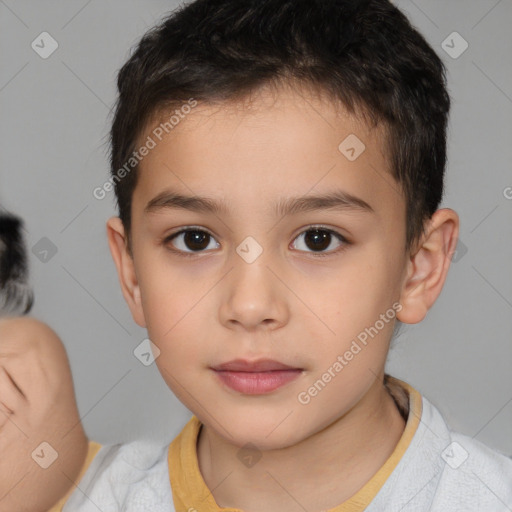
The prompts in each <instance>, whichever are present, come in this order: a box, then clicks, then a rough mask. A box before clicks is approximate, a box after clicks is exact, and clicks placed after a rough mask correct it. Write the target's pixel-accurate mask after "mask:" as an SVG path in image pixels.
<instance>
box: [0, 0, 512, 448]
mask: <svg viewBox="0 0 512 512" xmlns="http://www.w3.org/2000/svg"><path fill="white" fill-rule="evenodd" d="M397 3H398V5H399V7H401V8H402V9H403V10H404V11H405V12H406V14H407V15H408V16H409V17H410V19H411V20H412V22H413V24H414V25H415V26H416V27H417V28H419V30H420V31H421V32H422V33H423V34H424V35H425V36H426V38H427V39H428V41H429V42H430V43H431V44H432V45H433V46H434V47H435V48H436V50H437V51H438V53H439V54H440V55H441V56H442V58H443V60H444V61H445V62H446V64H447V66H448V78H449V89H450V92H451V95H452V99H453V109H452V115H451V122H450V132H449V165H448V169H447V178H446V195H445V199H444V202H443V205H442V206H447V207H450V208H453V209H454V210H456V211H457V212H458V213H459V215H460V218H461V230H460V239H461V242H462V244H463V245H462V244H461V245H460V246H459V251H458V253H457V255H456V256H455V259H454V262H453V263H452V267H451V269H450V272H449V275H448V280H447V282H446V284H445V288H444V290H443V292H442V293H441V296H440V298H439V299H438V301H437V302H436V304H435V305H434V307H433V308H432V309H431V311H430V312H429V314H428V316H427V318H426V319H425V320H424V321H423V322H422V323H420V324H417V325H411V326H405V325H404V328H403V331H402V333H401V335H400V336H399V337H398V338H397V339H396V342H395V347H394V348H393V350H392V351H391V353H390V356H389V364H388V371H389V372H390V373H392V374H394V375H395V376H397V377H399V378H402V379H404V380H406V381H408V382H410V383H411V384H412V385H413V386H415V387H416V388H417V389H418V390H419V391H421V392H422V393H424V394H425V395H426V396H427V397H428V398H429V399H430V400H431V401H432V402H433V403H434V404H435V405H436V406H438V407H439V409H440V410H441V412H442V413H443V414H444V415H445V417H446V419H447V420H448V422H449V423H450V424H451V426H452V428H454V429H455V430H458V431H461V432H464V433H466V434H468V435H470V436H474V437H476V438H477V439H478V440H480V441H482V442H484V443H486V444H488V445H490V446H492V447H494V448H497V449H500V450H503V451H505V452H506V453H508V454H512V436H511V432H512V343H511V340H512V236H511V235H512V222H511V220H512V215H511V213H512V199H507V197H506V195H507V194H506V191H507V190H510V191H511V193H510V194H508V197H512V189H507V187H512V173H511V163H512V143H511V142H512V59H511V58H510V56H511V55H512V35H511V34H512V33H511V31H510V25H511V22H512V2H511V1H510V0H501V1H496V0H492V1H490V0H489V1H487V0H479V1H472V2H467V1H465V0H458V1H454V0H451V1H449V2H445V1H441V0H429V1H426V0H425V1H422V2H419V1H416V2H412V1H410V0H403V1H399V2H397ZM176 5H177V3H176V2H172V1H163V0H151V1H144V2H143V1H135V0H130V1H121V0H108V1H100V0H90V1H86V0H84V1H66V2H64V1H35V0H32V1H23V0H21V1H20V0H18V1H16V2H15V1H14V0H5V1H0V40H1V42H0V52H1V63H2V65H1V69H0V105H1V114H2V115H1V116H0V130H1V132H0V141H1V142H0V144H1V151H0V158H1V161H0V200H1V203H2V205H3V207H5V208H6V209H8V210H11V211H13V212H15V213H17V214H19V215H21V216H22V217H23V218H24V219H25V222H26V239H27V243H28V245H29V247H30V248H31V249H32V248H33V247H34V246H35V247H36V250H35V253H38V251H39V253H38V254H39V257H37V256H36V254H35V253H33V252H31V254H30V264H31V279H32V283H33V285H34V288H35V292H36V304H35V308H34V310H33V315H34V316H36V317H38V318H41V319H43V320H45V321H46V322H47V323H49V324H50V325H51V326H52V327H53V328H54V329H55V330H56V331H57V332H58V333H59V334H60V336H61V337H62V338H63V340H64V343H65V345H66V348H67V351H68V355H69V358H70V363H71V368H72V372H73V376H74V382H75V389H76V394H77V400H78V406H79V410H80V414H81V416H82V419H83V423H84V426H85V429H86V431H87V434H88V435H89V437H90V438H92V439H94V440H96V441H98V442H100V443H115V442H120V441H126V440H131V439H135V438H138V437H142V436H144V437H151V438H158V439H161V438H166V439H170V438H172V437H174V435H176V434H177V433H178V432H179V431H180V430H181V428H182V426H183V425H184V423H185V422H186V421H187V419H188V418H189V417H190V414H191V413H190V412H189V411H188V410H187V409H186V408H185V407H184V406H182V405H181V403H180V402H179V401H178V400H177V399H176V398H175V397H174V395H173V394H172V393H171V392H170V390H168V389H167V387H166V385H165V383H164V381H163V379H162V378H161V377H160V374H159V373H158V370H157V368H156V366H155V365H154V364H153V365H151V366H148V367H146V366H144V365H143V364H141V363H140V362H139V360H138V359H136V358H135V356H134V355H133V350H134V349H135V347H137V345H138V344H139V343H140V342H141V341H142V340H143V339H144V338H145V337H146V333H145V331H144V330H143V329H140V328H139V327H137V326H136V325H135V324H134V322H133V321H132V318H131V316H130V313H129V310H128V308H127V306H126V304H125V302H124V299H123V297H122V295H121V292H120V288H119V285H118V281H117V275H116V273H115V269H114V265H113V263H112V261H111V257H110V253H109V252H108V247H107V243H106V237H105V221H106V219H107V218H108V217H109V216H110V215H112V214H114V213H115V210H114V200H113V195H112V193H111V194H110V195H109V196H108V197H107V198H106V199H104V200H103V201H99V200H96V199H95V198H94V197H93V195H92V191H93V189H94V188H95V187H97V186H101V185H102V184H103V183H104V181H105V180H106V179H107V178H108V164H107V146H106V140H107V139H106V136H107V133H108V128H109V121H110V117H109V110H110V108H111V106H112V105H113V102H114V98H115V75H116V72H117V70H118V69H119V67H120V66H121V64H122V63H123V62H124V60H125V59H126V58H127V57H128V55H129V48H130V47H131V46H132V45H133V44H134V43H135V42H136V41H137V40H138V38H139V37H140V36H142V34H143V33H144V31H145V30H146V29H147V28H149V27H150V26H151V25H153V24H154V23H155V22H156V21H157V20H158V19H159V18H160V17H161V16H162V15H163V14H164V13H166V12H168V11H170V10H172V9H173V8H174V7H175V6H176ZM43 31H46V32H49V33H50V34H51V36H52V37H53V38H55V40H56V41H57V42H58V45H59V47H58V49H57V50H56V51H55V53H53V54H52V55H51V56H50V57H49V58H47V59H42V58H41V57H40V56H39V55H38V54H37V53H36V52H35V51H34V50H33V49H32V48H31V43H32V41H33V40H35V39H36V37H37V36H38V35H39V34H40V33H41V32H43ZM454 31H457V32H458V33H459V34H460V35H461V36H462V37H463V38H464V39H465V40H466V41H467V42H468V44H469V47H468V49H467V50H466V51H465V52H464V53H462V54H461V55H460V56H459V57H458V58H452V57H450V56H449V55H448V54H447V53H446V52H445V51H444V50H443V48H442V46H441V44H442V42H443V41H444V40H445V39H446V38H447V37H448V36H449V35H450V34H451V33H452V32H454ZM448 43H449V44H450V45H451V46H453V47H454V48H453V51H457V50H460V48H461V46H460V41H458V40H456V39H455V40H454V42H453V43H451V39H448ZM44 237H46V239H49V240H50V241H51V243H52V244H53V246H54V247H55V248H56V249H57V252H56V253H55V254H52V252H51V251H50V252H49V253H48V254H47V255H46V256H44V254H43V253H41V250H42V249H44V248H45V247H46V248H48V247H47V246H48V241H47V240H45V239H44ZM41 239H43V241H41ZM37 244H39V245H37ZM45 244H46V245H45ZM53 246H51V247H53ZM41 258H42V260H43V261H42V260H41ZM45 259H46V260H47V261H44V260H45Z"/></svg>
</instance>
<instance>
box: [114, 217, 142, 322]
mask: <svg viewBox="0 0 512 512" xmlns="http://www.w3.org/2000/svg"><path fill="white" fill-rule="evenodd" d="M107 238H108V245H109V247H110V253H111V254H112V259H113V260H114V263H115V265H116V268H117V274H118V276H119V283H120V284H121V290H122V292H123V296H124V299H125V300H126V303H127V304H128V307H129V308H130V311H131V313H132V317H133V319H134V321H135V322H136V323H137V324H138V325H140V326H141V327H146V320H145V318H144V311H143V309H142V301H141V296H140V288H139V282H138V279H137V275H136V273H135V266H134V264H133V258H132V255H131V254H130V252H129V251H128V245H127V241H126V236H125V232H124V226H123V223H122V222H121V219H120V218H119V217H112V218H111V219H109V220H108V221H107Z"/></svg>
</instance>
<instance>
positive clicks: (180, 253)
mask: <svg viewBox="0 0 512 512" xmlns="http://www.w3.org/2000/svg"><path fill="white" fill-rule="evenodd" d="M315 230H316V231H323V232H326V233H330V234H331V235H334V236H335V237H336V238H337V239H338V240H339V241H340V242H342V245H341V246H340V247H338V248H337V249H334V250H331V251H328V252H321V253H320V252H313V251H311V252H310V254H312V255H313V256H314V257H315V258H325V257H328V256H332V255H333V254H338V253H340V252H343V251H344V250H345V249H346V248H347V246H348V245H351V243H352V242H350V241H349V240H347V239H346V238H345V237H344V236H343V235H341V234H340V233H338V232H337V231H334V230H332V229H329V228H326V227H323V226H317V225H313V226H309V227H308V228H307V229H305V230H304V231H301V232H300V233H299V234H298V235H297V236H296V237H295V238H294V241H295V240H296V239H297V238H299V236H301V235H303V234H305V233H307V232H308V231H315ZM190 231H194V232H199V233H206V234H207V235H209V236H210V237H212V238H213V239H215V237H214V236H213V235H212V234H211V233H210V232H209V231H206V230H205V229H200V228H196V227H193V226H189V227H187V228H183V229H180V230H179V231H176V232H175V233H172V234H171V235H169V236H167V237H165V238H164V239H163V244H164V245H165V246H166V247H167V249H168V250H169V251H171V252H173V253H175V254H177V255H178V256H183V257H185V258H188V257H193V256H196V255H197V254H201V252H205V251H195V252H194V251H192V252H187V251H182V250H180V249H172V248H170V247H168V244H169V242H171V241H172V240H174V239H175V238H176V237H178V236H179V235H181V234H183V233H187V232H190ZM300 252H309V251H300Z"/></svg>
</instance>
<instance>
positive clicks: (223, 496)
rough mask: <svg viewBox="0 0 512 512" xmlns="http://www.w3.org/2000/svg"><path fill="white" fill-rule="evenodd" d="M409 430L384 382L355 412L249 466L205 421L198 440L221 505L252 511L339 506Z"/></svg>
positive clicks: (203, 469) (206, 476)
mask: <svg viewBox="0 0 512 512" xmlns="http://www.w3.org/2000/svg"><path fill="white" fill-rule="evenodd" d="M404 428H405V421H404V419H403V418H402V416H401V414H400V412H399V410H398V408H397V406H396V405H395V402H394V400H393V398H392V397H391V395H390V394H389V392H388V391H387V389H386V387H385V386H384V385H383V382H382V379H381V378H380V379H376V381H375V383H374V385H373V386H372V388H370V390H369V391H368V393H366V395H365V396H364V397H363V399H362V400H361V401H360V402H358V404H357V405H356V406H354V407H353V408H352V409H351V410H350V411H348V412H347V413H346V414H344V415H343V416H341V417H340V418H338V419H337V420H336V421H334V422H333V423H331V424H330V425H329V426H327V427H326V428H324V429H322V430H320V431H319V432H316V433H315V434H313V435H312V436H310V437H308V438H306V439H303V440H302V441H301V442H300V443H298V444H296V445H293V446H289V447H286V448H283V449H276V450H267V451H265V452H264V454H263V457H262V458H261V459H260V461H258V463H257V464H256V465H254V466H252V467H250V468H246V467H244V466H243V465H237V469H236V470H234V469H233V463H232V461H233V460H235V457H236V456H237V452H238V451H239V450H240V448H239V447H238V446H235V445H232V444H230V443H229V442H228V441H226V440H225V439H224V438H222V437H221V436H219V435H218V434H217V433H216V432H215V431H213V430H212V429H211V428H209V427H208V426H206V425H204V424H203V425H202V427H201V431H200V435H199V438H198V443H197V453H198V462H199V468H200V471H201V474H202V476H203V479H204V481H205V483H206V485H207V486H208V488H209V489H210V490H211V492H212V495H213V497H214V498H215V501H216V502H217V504H218V505H219V506H220V507H229V508H238V509H241V510H244V511H246V512H256V511H258V510H265V511H267V512H274V511H276V512H277V511H279V512H295V511H296V510H297V506H298V504H300V506H302V508H303V509H306V510H310V511H312V512H313V511H317V510H324V509H329V508H333V507H335V506H337V505H340V504H341V503H343V502H344V501H346V500H347V499H349V498H350V497H351V496H352V495H354V494H355V493H356V492H357V491H358V490H359V489H361V488H362V487H363V486H364V485H365V484H366V483H367V482H368V481H369V480H370V479H371V478H372V476H373V475H375V473H376V472H377V471H378V470H379V469H380V467H381V466H382V465H383V464H384V462H385V461H386V460H387V458H388V457H389V456H390V455H391V454H392V452H393V450H394V449H395V447H396V445H397V443H398V441H399V440H400V437H401V435H402V433H403V431H404Z"/></svg>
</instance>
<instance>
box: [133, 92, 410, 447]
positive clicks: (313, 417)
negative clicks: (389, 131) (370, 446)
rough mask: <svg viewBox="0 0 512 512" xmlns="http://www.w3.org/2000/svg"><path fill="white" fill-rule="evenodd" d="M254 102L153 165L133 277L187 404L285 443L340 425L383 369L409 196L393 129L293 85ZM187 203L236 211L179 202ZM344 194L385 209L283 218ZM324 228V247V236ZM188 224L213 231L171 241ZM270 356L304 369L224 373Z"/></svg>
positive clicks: (137, 311)
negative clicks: (398, 169) (265, 375)
mask: <svg viewBox="0 0 512 512" xmlns="http://www.w3.org/2000/svg"><path fill="white" fill-rule="evenodd" d="M252 107H253V108H252V109H251V111H247V110H242V108H241V107H240V106H238V107H237V106H234V105H229V106H228V105H224V106H222V107H208V108H207V107H205V106H201V105H198V106H197V107H196V108H195V109H193V110H192V113H190V114H189V115H188V116H187V117H186V118H185V119H184V120H182V121H181V122H180V124H179V125H178V126H176V127H175V128H174V129H173V130H172V132H170V134H169V135H168V136H167V137H166V138H164V139H163V140H162V141H161V142H158V143H157V145H156V147H155V148H154V149H152V150H151V151H150V152H149V154H148V155H147V156H146V157H145V158H144V160H143V161H142V163H141V168H140V175H139V181H138V183H137V186H136V188H135V191H134V194H133V204H132V249H133V270H134V272H133V275H132V276H131V277H130V276H129V269H128V270H127V271H126V272H127V274H126V275H127V276H129V277H128V281H130V282H131V284H130V285H129V286H131V290H130V291H129V293H130V294H131V299H129V303H130V307H131V309H132V313H133V315H134V318H135V320H136V321H137V322H138V323H139V324H140V325H142V326H147V329H148V334H149V337H150V339H151V340H152V341H153V343H154V344H155V345H157V346H158V348H159V350H160V355H159V357H157V359H156V364H157V365H158V368H159V370H160V372H161V374H162V376H163V378H164V379H165V381H166V382H167V384H168V385H169V387H170V388H171V389H172V391H173V392H174V393H175V394H176V395H177V397H178V398H179V399H180V400H181V401H182V402H183V403H184V404H185V405H186V406H187V407H188V408H189V409H190V410H191V411H193V412H194V414H196V415H197V417H198V418H199V419H200V420H201V421H203V422H204V423H206V424H208V425H209V426H210V427H212V428H214V429H215V430H216V431H217V432H218V433H219V434H220V435H221V436H223V437H225V438H226V439H227V440H228V441H229V442H232V443H235V444H239V445H240V446H241V445H243V444H245V443H247V442H252V443H254V444H256V445H257V446H260V447H261V448H265V447H267V448H271V447H283V446H288V445H292V444H295V443H297V442H299V441H300V440H301V439H304V438H305V437H307V436H309V435H312V434H313V433H315V432H318V431H320V430H321V429H323V428H325V427H326V426H328V425H329V424H330V423H332V422H333V421H335V420H336V419H338V418H339V417H341V416H342V415H344V414H345V413H346V412H347V411H349V410H350V409H351V408H352V407H353V406H354V405H355V404H357V403H359V402H360V401H361V399H362V398H363V396H365V395H366V393H367V392H368V391H369V390H370V388H372V386H374V383H375V380H376V376H377V375H382V371H383V368H384V363H385V360H386V355H387V352H388V346H389V342H390V338H391V336H392V331H393V327H394V321H395V316H396V315H395V313H396V310H397V308H396V306H397V304H396V303H397V302H399V301H400V298H401V293H402V287H403V283H404V280H405V279H406V277H407V276H406V272H407V268H408V265H407V260H408V257H407V254H406V253H405V252H404V244H405V200H404V198H403V197H402V195H401V194H400V193H399V192H398V185H397V184H396V182H395V181H394V180H393V178H392V177H391V175H390V174H389V171H388V165H389V164H388V160H387V157H386V155H385V154H383V147H384V141H383V135H382V133H381V132H380V131H378V130H373V131H370V130H369V129H368V128H367V127H366V126H365V125H364V124H363V123H362V122H357V121H356V120H355V118H353V117H349V116H348V115H346V114H344V115H342V114H339V115H336V111H335V109H334V107H333V106H332V105H331V104H329V103H323V102H320V101H319V100H318V99H313V98H312V97H311V98H308V99H307V101H305V100H304V99H303V98H302V97H301V96H300V95H297V94H295V93H292V92H290V91H286V92H285V91H284V90H283V91H282V92H280V93H279V96H278V98H277V100H276V101H274V99H272V97H271V96H270V95H269V94H268V93H266V94H261V95H260V96H257V97H254V98H253V104H252ZM150 134H151V130H148V132H147V133H146V134H145V135H144V136H143V137H142V138H141V140H146V137H147V135H150ZM351 134H355V135H356V136H357V138H358V139H360V141H362V142H363V143H364V146H365V149H364V151H363V152H362V153H361V154H360V155H359V156H358V157H357V158H356V159H355V160H354V159H353V156H357V153H358V152H359V151H360V149H361V148H360V146H358V145H355V143H354V140H355V139H352V142H351V143H350V141H351V139H349V140H348V142H347V143H346V146H347V147H346V148H345V149H346V153H345V154H343V153H342V152H341V151H340V149H339V148H338V146H339V145H340V143H341V142H342V141H344V140H345V139H346V138H347V137H348V136H350V135H351ZM352 137H353V136H352ZM351 147H354V152H352V151H351V150H350V148H351ZM347 148H348V149H347ZM352 153H353V154H352ZM345 155H348V156H350V157H351V159H352V160H353V161H350V160H349V159H348V158H347V156H345ZM171 193H174V194H180V195H183V196H201V197H207V198H208V199H209V200H210V201H211V202H212V203H221V202H222V203H223V204H224V205H225V207H226V208H227V211H218V212H216V213H212V212H210V211H207V210H206V209H203V210H200V209H196V208H195V206H196V204H195V203H192V202H191V203H189V204H190V206H191V208H190V209H188V208H183V207H182V208H178V207H176V206H174V207H171V205H170V201H169V202H168V203H167V205H166V195H167V194H171ZM335 193H338V194H343V193H344V194H350V196H353V197H355V198H359V199H360V200H361V201H364V202H365V203H367V204H368V205H369V206H370V207H371V210H368V209H365V208H362V207H361V206H354V205H350V204H349V205H348V206H346V207H341V205H338V207H337V208H331V209H327V208H319V209H314V208H309V209H306V210H303V211H299V210H297V211H295V212H292V213H289V214H287V215H282V214H281V213H276V209H275V205H276V204H278V203H279V204H281V205H285V204H288V203H291V202H293V201H294V200H295V199H297V200H299V201H300V200H303V199H306V198H308V197H312V196H319V195H327V194H335ZM155 198H159V200H158V201H155ZM152 202H154V203H155V205H154V206H153V207H152V208H148V205H150V204H151V203H152ZM298 204H300V203H298ZM310 205H311V204H310ZM313 206H314V204H313ZM319 226H321V229H322V230H323V231H320V232H318V233H316V234H317V235H318V236H316V237H315V232H311V231H308V230H312V229H313V228H314V227H317V228H318V227H319ZM185 227H193V228H194V229H195V230H198V231H201V232H206V233H208V234H210V235H211V236H210V237H209V236H208V235H207V234H205V233H201V232H200V233H195V234H194V232H192V233H190V234H189V235H183V234H182V235H179V236H178V237H176V238H174V239H173V240H170V239H168V238H169V237H170V236H171V235H172V234H175V233H176V232H178V231H180V230H181V229H184V228H185ZM327 230H332V231H333V232H336V233H339V235H341V236H343V237H345V238H346V239H347V240H348V241H349V242H350V243H345V242H343V241H339V239H338V238H337V237H336V236H335V235H331V236H329V231H327ZM248 237H249V238H248ZM247 239H248V240H247ZM244 250H245V251H246V252H244ZM260 250H262V252H261V254H259V253H258V251H260ZM322 255H323V257H322ZM253 260H254V261H253ZM130 261H131V260H130ZM128 267H129V265H128ZM128 267H127V268H128ZM125 295H126V293H125ZM393 304H395V308H393ZM398 309H400V307H398ZM365 328H367V329H369V330H370V328H372V330H371V331H370V332H371V333H372V335H369V334H368V331H366V344H364V343H363V342H361V341H360V340H361V339H364V334H362V333H365ZM376 331H377V334H375V332H376ZM358 335H359V340H358ZM354 340H356V341H357V345H358V346H359V350H358V349H357V346H356V345H354V344H353V341H354ZM351 349H352V350H351ZM347 351H348V352H350V353H351V354H352V357H351V356H350V354H349V355H348V356H346V355H345V354H346V353H347ZM338 356H340V358H339V357H338ZM260 358H269V359H273V360H276V361H279V362H281V363H284V364H286V365H289V366H291V367H293V368H300V369H302V372H296V373H295V374H294V378H293V379H292V380H291V381H289V382H287V383H286V384H284V385H282V386H281V387H278V388H277V389H274V390H273V391H269V392H262V391H260V392H257V393H255V394H249V393H247V392H240V391H236V390H234V389H232V388H230V387H228V386H227V385H225V384H224V383H223V381H221V379H220V378H219V374H218V373H217V372H216V371H214V370H213V369H212V367H214V366H217V365H220V364H221V363H225V362H228V361H231V360H233V359H246V360H250V361H254V360H256V359H260ZM341 361H343V362H341ZM337 362H338V365H337V364H336V363H337ZM340 366H341V369H340ZM326 373H327V374H329V375H330V379H329V375H327V376H325V374H326ZM288 375H290V374H288ZM319 380H320V381H321V383H320V384H318V382H317V381H319ZM315 383H317V389H320V391H318V390H317V391H316V393H315V389H313V390H312V391H311V388H312V387H314V386H315Z"/></svg>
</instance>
